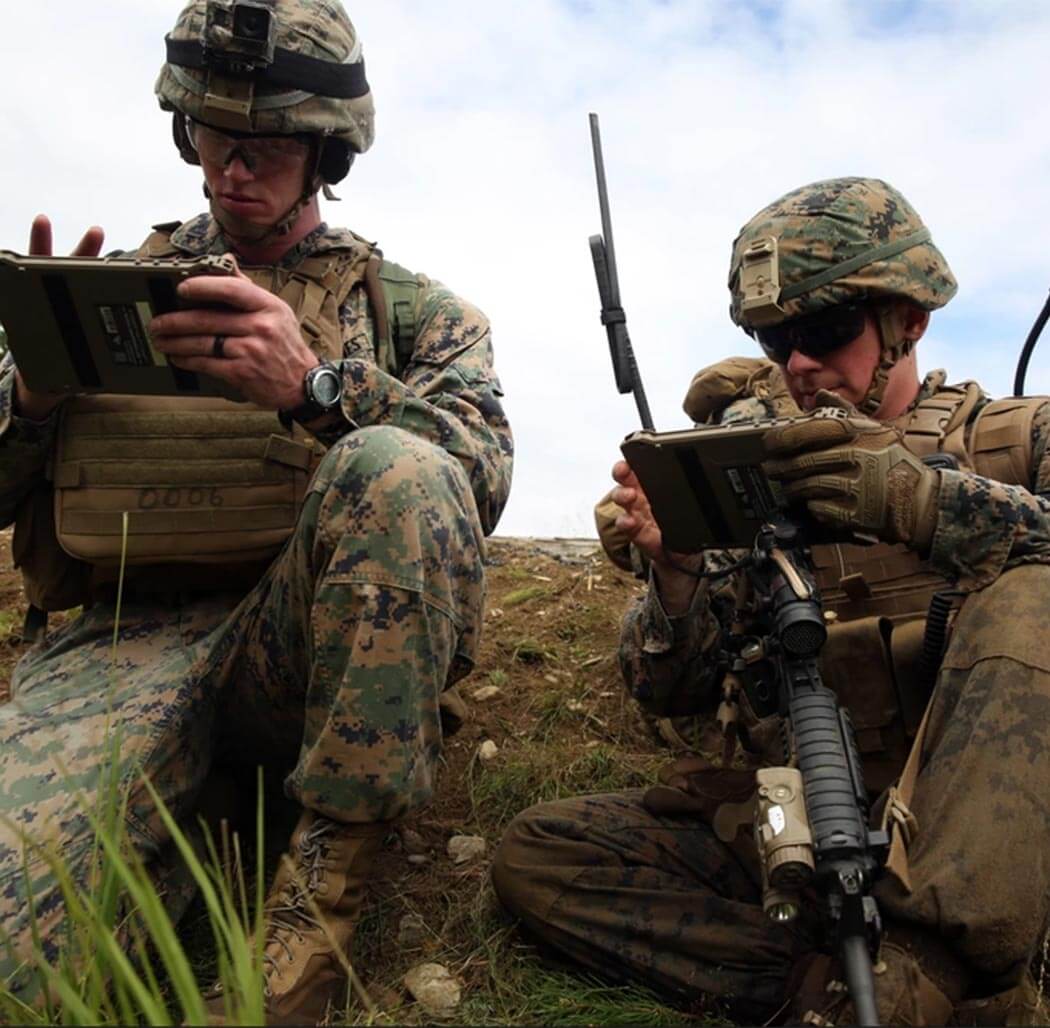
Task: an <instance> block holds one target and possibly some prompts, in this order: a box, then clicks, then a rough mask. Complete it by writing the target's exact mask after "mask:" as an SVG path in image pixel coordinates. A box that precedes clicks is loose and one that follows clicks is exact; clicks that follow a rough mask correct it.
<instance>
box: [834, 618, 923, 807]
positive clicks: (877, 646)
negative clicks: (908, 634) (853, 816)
mask: <svg viewBox="0 0 1050 1028" xmlns="http://www.w3.org/2000/svg"><path fill="white" fill-rule="evenodd" d="M892 630H893V626H892V623H891V622H890V620H889V619H888V618H879V617H868V618H861V619H859V620H857V621H849V622H846V623H845V624H843V623H835V624H833V625H831V626H830V629H829V631H828V639H827V642H826V643H825V644H824V649H823V650H822V651H821V672H822V674H823V676H824V684H825V685H827V686H828V688H829V689H831V690H833V691H834V693H835V694H836V695H837V696H838V698H839V702H840V703H841V704H842V705H843V706H844V707H845V708H846V710H848V711H849V715H850V720H851V721H852V722H853V728H854V731H855V732H856V736H857V749H858V750H859V751H860V757H861V763H862V765H863V769H864V785H865V787H866V788H867V790H868V792H869V793H872V794H877V793H880V792H882V791H883V789H886V788H888V787H889V786H890V785H891V784H892V783H893V782H894V780H895V779H896V777H897V776H898V775H899V774H900V770H901V768H902V767H903V766H904V762H905V760H906V759H907V757H908V751H909V749H910V744H909V739H908V734H907V732H906V731H905V727H904V722H903V720H902V717H901V709H900V698H899V696H898V692H897V685H896V677H895V675H894V670H893V659H892V656H891V653H890V645H889V644H888V642H887V640H889V639H890V637H891V632H892Z"/></svg>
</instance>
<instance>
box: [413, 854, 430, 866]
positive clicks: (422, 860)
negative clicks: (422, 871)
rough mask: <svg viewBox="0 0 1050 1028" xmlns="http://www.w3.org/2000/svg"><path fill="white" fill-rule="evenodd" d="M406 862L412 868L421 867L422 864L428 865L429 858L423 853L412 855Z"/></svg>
mask: <svg viewBox="0 0 1050 1028" xmlns="http://www.w3.org/2000/svg"><path fill="white" fill-rule="evenodd" d="M408 862H409V863H410V864H411V865H412V866H413V867H422V866H423V865H424V864H429V863H430V857H428V856H427V855H426V854H425V853H413V854H412V855H411V856H410V857H409V858H408Z"/></svg>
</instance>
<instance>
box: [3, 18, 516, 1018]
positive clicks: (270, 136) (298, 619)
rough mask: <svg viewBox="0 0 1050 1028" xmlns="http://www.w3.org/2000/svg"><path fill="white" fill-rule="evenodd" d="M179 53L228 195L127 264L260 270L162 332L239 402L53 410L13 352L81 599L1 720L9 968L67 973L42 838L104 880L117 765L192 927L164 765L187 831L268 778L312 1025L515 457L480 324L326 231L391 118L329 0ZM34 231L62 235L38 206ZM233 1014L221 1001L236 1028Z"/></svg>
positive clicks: (472, 650) (275, 946) (212, 27)
mask: <svg viewBox="0 0 1050 1028" xmlns="http://www.w3.org/2000/svg"><path fill="white" fill-rule="evenodd" d="M166 46H167V53H166V58H167V59H166V61H165V63H164V66H163V68H162V70H161V73H160V77H159V79H158V81H157V86H156V92H157V96H158V98H159V101H160V105H161V107H162V108H163V109H164V110H165V111H167V112H170V115H171V118H172V128H173V135H174V140H175V144H176V146H177V148H178V150H179V153H180V154H181V155H182V157H183V158H184V159H185V160H187V161H189V162H190V163H192V164H199V165H200V167H201V170H202V173H203V176H204V184H205V192H206V194H207V196H208V200H209V206H210V209H209V211H208V212H207V213H204V214H201V215H199V216H197V217H195V218H192V219H191V220H189V221H186V222H181V223H180V222H171V223H165V224H161V225H158V226H155V227H154V230H153V231H152V233H151V234H150V235H149V236H148V238H147V239H146V241H145V242H144V243H143V244H142V246H141V247H140V248H139V250H138V251H136V253H137V255H138V256H141V257H144V258H149V259H156V260H163V259H166V258H172V257H178V256H201V255H206V254H224V253H231V254H232V255H233V256H234V257H235V258H236V259H237V261H238V269H237V272H236V274H233V275H230V276H224V277H218V276H207V277H204V276H202V277H198V278H194V279H192V280H189V281H187V282H185V283H184V284H183V285H182V286H181V287H180V289H181V296H182V299H183V300H184V301H185V305H186V309H180V310H178V311H176V312H173V313H169V314H165V315H162V316H159V317H156V318H154V319H153V321H152V323H151V325H150V332H151V336H152V342H153V345H154V346H155V348H156V349H157V350H159V351H161V352H162V353H163V354H165V355H166V357H167V359H168V360H169V361H170V362H171V363H172V364H173V365H175V366H176V367H178V368H182V369H185V370H187V371H193V372H200V373H205V374H207V375H210V376H213V377H215V378H218V379H220V380H222V381H223V382H225V383H227V384H228V385H229V386H231V387H233V389H235V390H236V391H237V392H239V394H240V395H241V396H242V397H243V398H244V400H245V401H246V402H240V403H234V402H231V401H227V400H216V399H182V398H177V399H169V398H156V397H129V396H109V395H101V396H99V395H92V396H86V395H85V396H75V397H72V398H69V399H66V400H64V401H62V400H61V399H60V398H59V397H57V396H50V395H41V394H38V393H32V392H30V391H29V390H28V389H26V387H25V384H24V382H23V381H22V379H21V377H20V375H19V373H18V370H17V369H16V368H15V366H14V365H13V363H12V362H11V359H10V357H8V358H7V359H6V360H5V363H4V364H3V367H2V371H0V509H2V510H3V512H4V513H5V515H6V516H5V522H6V523H10V522H12V521H14V522H15V525H16V528H15V535H16V536H17V538H18V542H17V543H16V544H15V548H16V549H17V550H18V553H19V557H18V563H19V566H20V567H21V568H22V571H23V575H24V578H25V584H26V591H27V595H28V597H29V599H30V601H31V602H32V603H33V604H34V605H35V607H36V608H39V609H42V610H44V611H49V610H64V609H69V608H76V607H78V606H82V607H83V612H82V613H81V614H79V615H78V616H75V617H72V618H71V619H70V620H69V621H68V622H67V623H66V624H64V625H63V626H62V627H60V628H59V629H58V630H57V632H56V633H55V634H54V635H52V636H51V637H50V638H49V640H48V643H47V644H46V645H45V646H41V647H37V648H36V649H35V650H33V651H32V652H31V653H30V654H29V655H27V657H26V658H25V659H24V660H23V661H22V662H21V663H20V664H19V666H18V668H17V670H16V671H15V673H14V677H13V681H12V686H11V692H12V695H13V700H12V702H11V703H10V704H9V705H5V706H3V707H0V753H2V754H3V757H2V758H0V782H2V784H3V787H2V788H0V793H2V796H3V798H2V799H0V815H2V816H0V916H2V917H3V923H4V932H5V937H6V938H7V939H8V940H9V941H10V945H9V946H8V947H6V948H5V950H4V955H3V957H0V967H2V969H3V970H2V973H3V975H4V977H5V980H8V982H9V987H11V988H13V989H14V991H15V992H16V993H17V994H19V995H20V996H21V997H23V998H24V999H25V1000H26V1001H28V1002H32V1001H35V1000H39V999H40V998H41V997H42V995H43V993H44V992H45V991H46V988H45V985H44V982H45V979H44V978H43V977H42V976H41V975H40V974H39V973H38V972H37V971H36V970H35V969H34V968H35V965H34V963H33V961H32V959H30V958H29V954H30V952H31V950H32V945H33V939H34V936H36V937H37V939H38V941H40V942H42V944H43V946H44V950H45V952H46V953H47V954H48V955H49V956H52V957H55V958H56V959H58V958H60V957H61V955H62V940H63V938H64V926H63V918H64V916H65V908H64V905H63V900H62V890H61V886H60V883H59V882H58V880H57V879H56V877H55V874H54V873H53V869H52V868H51V866H50V865H49V864H48V860H47V857H46V856H45V855H44V854H45V853H49V852H62V853H63V854H65V855H66V857H67V859H68V862H69V864H70V868H71V871H72V873H73V874H74V876H77V877H80V878H82V879H84V880H87V879H88V878H89V877H90V874H91V861H92V851H93V847H92V845H91V835H92V833H91V827H90V824H89V822H88V819H87V818H86V817H85V816H84V811H85V810H87V809H93V807H92V804H93V803H94V797H96V796H97V795H101V792H100V790H102V789H104V787H105V782H107V781H109V780H110V778H109V776H110V774H114V775H118V776H119V779H120V780H121V781H123V782H128V783H131V785H130V786H129V789H130V791H129V794H128V800H127V823H128V833H129V837H130V839H131V841H132V842H133V843H134V844H135V845H136V847H137V848H138V849H139V851H140V853H141V855H142V856H143V858H144V859H145V860H146V861H147V863H148V864H149V865H150V867H151V869H152V870H153V871H154V872H155V873H156V875H157V876H158V878H160V879H162V880H164V881H166V882H168V883H170V884H169V888H168V889H167V890H166V897H167V899H168V900H169V901H170V903H171V906H172V912H173V913H178V911H179V908H180V905H184V902H185V900H186V899H187V898H188V891H187V890H186V889H184V888H180V887H179V882H180V881H181V880H180V878H179V876H178V874H177V873H176V872H175V871H174V870H173V868H172V867H169V864H171V863H173V860H172V858H173V851H174V847H173V846H172V845H171V840H170V835H169V833H168V831H167V829H166V828H165V826H164V821H163V820H162V819H161V818H160V816H159V815H158V812H157V810H156V808H155V806H154V803H153V802H152V800H151V798H150V797H151V793H150V792H149V790H148V789H147V788H146V787H145V785H143V784H142V782H143V776H148V778H149V779H150V780H151V781H152V783H153V784H154V786H156V788H157V789H158V790H159V792H160V795H161V796H162V798H163V799H164V801H165V802H166V804H167V806H168V808H169V809H170V810H171V811H172V812H173V814H174V815H175V816H176V817H177V818H178V819H179V820H180V821H181V822H182V823H183V824H184V825H185V826H187V827H190V826H193V825H195V824H196V821H197V815H198V811H199V810H200V809H201V808H202V804H204V803H205V801H207V803H208V804H209V806H210V807H214V806H215V801H216V799H217V798H219V797H220V796H221V790H220V788H219V786H218V784H217V783H218V782H221V781H223V780H227V781H228V780H229V778H228V776H229V775H230V774H232V775H233V776H234V780H235V781H242V782H243V781H247V782H249V783H254V775H255V772H254V768H255V767H256V766H257V765H258V764H265V765H266V767H267V768H268V769H270V770H271V771H274V772H276V773H277V775H278V778H279V779H283V788H284V793H285V794H286V796H287V797H288V798H289V799H290V800H291V801H293V803H294V804H295V806H296V811H297V815H298V823H297V825H296V827H295V830H294V832H293V833H292V837H291V842H290V844H289V848H288V853H287V855H286V859H285V860H283V861H282V864H281V869H280V870H279V872H278V874H277V876H276V878H275V880H274V882H273V884H272V887H271V891H270V895H269V899H268V901H267V905H266V913H265V918H264V924H263V927H262V931H263V933H264V938H263V939H262V940H261V947H262V950H263V955H264V965H265V974H266V982H265V986H266V988H265V993H266V997H267V1000H266V1002H267V1018H268V1020H269V1021H270V1022H271V1023H295V1024H302V1023H314V1022H316V1021H318V1020H320V1019H321V1018H322V1017H323V1015H324V1013H325V1010H326V1008H327V1006H328V1003H329V1001H330V1000H332V999H339V998H340V993H339V990H340V989H342V988H344V987H345V984H346V979H345V975H344V971H343V969H344V968H345V967H346V966H347V959H348V957H349V956H350V954H351V942H352V936H353V929H354V924H355V922H356V920H357V917H358V914H359V912H360V910H361V906H362V902H363V899H364V896H365V892H366V888H367V882H368V879H369V874H370V868H371V866H372V863H373V861H374V859H375V857H376V854H377V853H378V851H379V850H380V848H381V846H382V844H383V840H384V838H385V837H386V836H387V835H388V834H389V832H390V829H391V826H392V825H393V824H394V823H396V821H397V820H398V819H400V818H401V817H403V816H404V815H405V814H407V813H409V812H410V811H413V810H415V809H417V808H419V807H420V806H421V805H423V804H425V803H426V802H427V801H428V799H429V798H430V796H431V794H432V791H433V788H434V778H435V774H436V771H437V763H438V759H439V755H440V748H441V741H442V735H443V729H442V724H441V714H442V711H443V708H444V706H445V705H446V701H447V699H448V693H447V692H446V690H448V689H450V688H451V687H453V686H454V684H455V682H456V681H457V680H458V679H459V678H461V677H462V676H463V675H464V674H466V673H467V672H468V671H469V670H470V668H471V666H472V663H473V660H474V658H475V655H476V652H477V645H478V634H479V630H480V625H481V604H482V593H483V566H482V547H483V536H484V535H486V534H487V533H489V532H491V531H492V530H493V528H494V526H495V524H496V522H497V520H498V518H499V515H500V512H501V511H502V509H503V506H504V504H505V502H506V499H507V494H508V490H509V486H510V475H511V461H512V452H513V447H512V442H511V435H510V430H509V427H508V425H507V421H506V418H505V416H504V414H503V410H502V407H501V403H500V397H501V395H502V393H501V390H500V387H499V382H498V380H497V378H496V376H495V373H494V371H493V362H492V349H491V339H490V331H489V325H488V322H487V320H486V318H485V316H484V315H483V314H482V313H481V312H480V311H479V310H478V309H477V308H475V307H473V306H472V305H471V304H469V303H467V302H466V301H464V300H462V299H460V298H459V297H457V296H456V295H454V294H453V293H452V292H451V291H449V290H448V289H446V288H445V287H444V286H442V285H441V284H440V283H438V282H436V281H432V280H430V279H428V278H426V277H425V276H423V275H417V274H414V273H412V272H409V271H406V270H405V269H404V268H402V267H400V266H399V265H396V264H393V263H392V262H390V261H387V260H385V259H384V258H383V255H382V253H381V252H380V251H379V249H378V248H377V247H376V245H375V244H374V243H370V242H368V241H366V240H364V239H362V238H361V237H359V236H357V235H355V234H354V233H352V232H350V231H348V230H345V229H338V228H332V227H329V226H328V225H326V224H325V223H324V222H323V220H322V218H321V212H320V206H319V203H318V193H319V192H320V191H322V190H328V189H329V187H330V186H332V185H334V184H335V183H337V182H339V181H340V180H341V179H343V178H344V177H345V176H346V174H347V172H348V170H349V168H350V165H351V163H352V161H353V160H354V158H355V157H356V156H357V155H358V154H362V153H364V152H365V151H367V150H368V148H369V147H370V146H371V144H372V140H373V132H374V113H373V106H372V95H371V92H370V89H369V86H368V81H367V78H366V75H365V66H364V60H363V57H362V50H361V42H360V39H359V38H358V36H357V33H356V31H355V29H354V27H353V25H352V24H351V22H350V21H349V19H348V18H347V15H346V12H345V11H344V10H343V8H342V6H341V5H340V4H339V3H338V2H337V0H190V2H189V3H187V5H186V6H185V8H184V9H183V11H182V13H181V14H180V15H179V18H178V21H177V23H176V25H175V28H174V30H173V31H172V32H171V34H170V35H169V36H168V37H167V40H166ZM101 242H102V240H101V231H100V230H98V229H93V230H91V231H90V232H89V233H88V235H87V236H85V238H84V240H83V242H82V243H81V246H80V247H79V248H78V251H79V252H80V253H82V254H87V255H94V254H97V253H98V252H99V248H100V247H101ZM31 248H32V250H33V251H34V252H37V253H46V252H50V224H49V223H48V221H47V219H46V218H43V217H41V218H38V219H37V221H36V222H35V223H34V227H33V233H32V240H31ZM59 466H61V467H63V468H65V469H67V470H68V474H67V473H66V471H63V472H62V473H60V474H53V473H52V472H51V470H50V469H52V468H56V467H59ZM71 512H75V513H72V514H71ZM125 512H129V513H125ZM85 519H86V520H85ZM74 523H79V524H80V525H81V527H83V526H84V525H85V524H88V523H89V524H90V527H89V528H88V532H87V534H86V535H85V534H83V533H82V532H81V531H80V529H78V528H76V526H75V524H74ZM118 595H119V596H120V607H119V611H120V613H119V624H118V625H117V634H116V643H115V649H113V650H112V651H111V646H110V643H109V642H108V640H111V639H112V638H113V637H114V623H115V621H116V619H117V610H118V606H117V603H118ZM103 640H107V641H103ZM114 657H115V661H116V663H115V664H114V663H113V662H112V661H113V658H114ZM103 696H104V697H106V702H105V703H103V704H100V703H99V697H103ZM114 736H116V737H118V738H119V740H120V766H119V768H112V767H111V766H110V760H111V757H112V752H113V750H112V739H113V738H114ZM56 753H59V754H60V755H61V764H60V765H58V764H56V760H57V758H56V756H55V754H56ZM217 772H224V773H226V775H227V778H225V779H223V778H222V777H221V776H217ZM69 780H73V781H75V782H76V784H77V788H76V789H75V790H74V789H71V788H68V787H67V785H68V781H69ZM85 803H86V804H87V806H84V804H85ZM253 805H254V804H253V803H247V804H245V803H243V800H242V802H241V804H239V806H240V807H241V808H242V809H243V808H249V809H250V808H251V807H252V806H253ZM237 806H238V805H233V808H232V809H231V805H230V804H226V805H225V806H224V805H222V804H221V803H220V804H219V809H217V810H213V811H212V813H213V814H214V815H219V816H231V815H232V814H234V813H235V812H236V807H237ZM26 844H28V847H29V848H28V849H26V848H25V847H26ZM23 852H25V853H26V854H27V858H26V859H27V861H28V863H23ZM27 867H28V873H27V872H26V868H27ZM9 976H10V977H9ZM227 1002H228V999H227V997H226V996H224V995H223V994H222V992H221V991H215V992H213V993H212V994H211V995H210V996H209V998H208V1007H209V1011H210V1014H211V1016H213V1017H214V1018H216V1019H217V1023H221V1021H222V1018H223V1017H232V1016H234V1014H235V1011H233V1010H232V1009H230V1008H228V1007H227Z"/></svg>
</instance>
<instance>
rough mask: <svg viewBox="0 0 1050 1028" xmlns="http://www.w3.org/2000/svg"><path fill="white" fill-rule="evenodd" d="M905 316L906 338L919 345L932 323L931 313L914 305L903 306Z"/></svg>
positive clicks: (904, 304)
mask: <svg viewBox="0 0 1050 1028" xmlns="http://www.w3.org/2000/svg"><path fill="white" fill-rule="evenodd" d="M901 307H902V312H901V313H902V315H903V319H902V320H903V322H904V325H903V329H904V338H905V339H910V340H911V341H912V342H913V343H917V342H918V341H919V340H920V339H921V338H922V337H923V336H924V335H925V334H926V327H927V325H929V323H930V312H929V311H925V310H923V309H922V308H921V307H917V306H916V305H915V304H913V303H907V302H904V303H902V304H901Z"/></svg>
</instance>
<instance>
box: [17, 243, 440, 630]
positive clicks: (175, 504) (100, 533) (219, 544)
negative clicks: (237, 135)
mask: <svg viewBox="0 0 1050 1028" xmlns="http://www.w3.org/2000/svg"><path fill="white" fill-rule="evenodd" d="M177 227H178V226H177V223H173V224H165V225H157V226H155V228H154V232H153V234H152V235H151V236H150V237H149V238H148V239H147V240H146V242H145V243H144V244H143V246H142V247H141V248H140V249H139V251H138V252H137V255H138V256H144V257H150V258H164V257H174V256H176V255H179V254H180V253H181V251H180V250H179V248H178V247H177V246H175V245H174V244H173V243H172V241H171V236H172V234H173V232H174V230H175V229H176V228H177ZM346 235H347V240H346V245H345V246H340V247H336V248H333V249H330V250H326V251H324V252H321V253H318V254H315V255H313V256H310V257H307V258H305V259H304V260H303V261H301V262H300V263H299V264H298V265H296V266H295V267H294V268H281V267H243V268H242V271H243V272H244V274H245V275H247V276H248V277H249V278H250V279H251V280H252V281H253V282H254V283H255V284H256V285H259V286H262V288H264V289H267V290H269V291H270V292H272V293H274V294H275V295H277V296H279V297H280V298H281V299H282V300H284V301H285V302H286V303H287V304H288V305H289V306H290V307H291V308H292V310H293V311H294V312H295V315H296V317H297V319H298V320H299V324H300V328H301V332H302V336H303V339H304V341H305V342H306V343H307V345H309V347H310V349H311V350H313V352H314V353H316V354H317V355H318V357H320V358H321V359H322V360H330V361H336V362H337V361H339V360H341V359H342V357H343V333H342V327H341V325H340V320H339V311H340V309H341V308H342V307H343V305H344V303H345V302H346V300H347V298H348V297H349V296H350V293H351V291H352V290H353V289H354V288H355V287H358V286H359V285H362V284H363V286H364V288H365V291H366V295H367V298H368V302H369V307H370V313H371V320H372V328H373V344H374V353H375V358H376V362H377V364H378V365H379V367H380V368H382V370H384V371H386V372H388V373H389V374H392V375H395V376H398V377H400V376H401V375H402V374H403V373H404V369H405V367H406V365H407V364H408V363H409V361H410V359H411V356H412V353H413V350H414V347H415V337H416V320H417V311H418V303H419V296H420V294H421V292H422V287H423V282H422V280H421V279H420V278H419V277H418V276H416V275H414V274H412V273H411V272H408V271H406V270H405V269H404V268H402V267H400V266H398V265H396V264H393V263H391V262H389V261H384V260H383V257H382V253H381V252H380V251H379V250H378V249H377V248H376V247H375V246H374V245H373V244H371V243H366V242H365V241H364V240H362V239H360V238H359V237H357V236H354V235H353V234H352V233H349V232H348V233H347V234H346ZM323 453H324V448H323V447H322V445H321V444H320V443H319V442H318V441H317V440H316V439H315V438H314V437H313V436H311V435H310V434H309V433H308V432H306V431H305V430H304V429H303V428H301V427H300V426H298V425H295V424H293V425H292V427H291V429H286V428H285V427H284V426H283V425H282V424H281V422H280V420H279V419H278V417H277V413H276V412H275V411H268V410H264V409H261V408H259V407H256V406H255V405H253V404H248V403H236V402H233V401H231V400H225V399H221V398H212V397H156V396H117V395H107V394H99V395H81V396H74V397H72V398H71V399H69V400H68V401H66V403H65V404H63V406H62V410H61V412H60V422H59V427H58V433H57V441H56V445H55V449H54V451H53V454H52V458H51V460H50V461H49V464H48V467H47V472H46V480H45V481H44V482H43V483H42V484H41V485H40V486H38V487H37V488H35V489H34V490H33V491H32V492H31V493H30V495H29V496H28V497H27V498H26V500H25V501H23V503H22V504H21V506H20V508H19V510H18V512H17V515H16V520H15V534H14V540H13V544H12V549H13V554H14V560H15V564H16V566H17V567H19V568H21V571H22V575H23V580H24V583H25V590H26V596H27V599H28V601H29V603H30V605H31V607H36V608H38V609H39V610H41V611H45V612H46V611H52V610H66V609H69V608H71V607H75V606H78V605H80V604H83V603H86V602H89V601H90V598H91V595H92V590H93V589H94V588H95V587H96V586H98V585H101V584H105V583H106V582H111V581H115V580H116V579H117V577H118V575H119V573H120V567H121V563H122V561H123V562H124V564H125V566H126V567H125V578H126V579H130V580H133V581H135V582H136V583H137V584H139V585H140V586H141V587H145V586H146V585H147V583H148V582H155V583H157V588H163V589H172V588H179V587H181V586H187V587H188V586H195V587H208V586H209V585H211V586H212V587H214V588H218V587H220V585H219V584H220V583H221V587H222V588H240V587H242V586H243V587H244V588H250V587H251V585H253V584H254V582H255V581H257V580H258V578H259V576H260V575H261V573H262V570H263V569H264V568H265V566H266V565H267V564H268V563H269V561H270V560H272V559H273V557H274V556H275V555H276V553H277V552H278V551H279V550H280V548H281V546H282V545H283V544H284V542H285V540H286V539H287V538H288V537H289V536H290V535H291V533H292V531H293V529H294V527H295V523H296V520H297V518H298V515H299V509H300V507H301V505H302V502H303V499H304V497H305V495H306V491H307V487H308V484H309V481H310V478H311V476H312V474H313V472H314V470H315V468H316V467H317V464H318V463H319V462H320V459H321V457H322V456H323ZM125 513H126V514H127V517H126V524H127V528H126V533H125Z"/></svg>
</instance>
